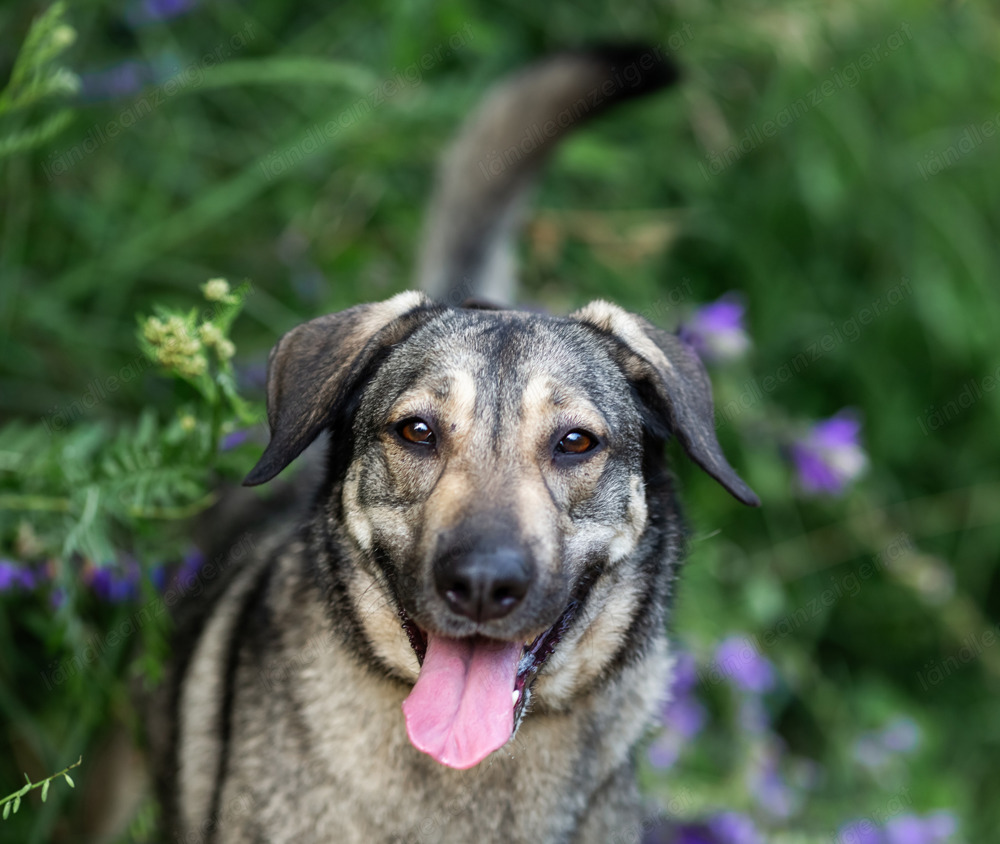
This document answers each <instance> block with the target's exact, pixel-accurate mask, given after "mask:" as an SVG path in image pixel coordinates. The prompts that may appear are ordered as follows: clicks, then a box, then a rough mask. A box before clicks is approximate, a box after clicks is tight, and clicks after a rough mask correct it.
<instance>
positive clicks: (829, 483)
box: [791, 410, 868, 495]
mask: <svg viewBox="0 0 1000 844" xmlns="http://www.w3.org/2000/svg"><path fill="white" fill-rule="evenodd" d="M860 432H861V422H860V420H859V419H857V417H856V416H854V415H853V414H852V413H850V412H849V411H846V410H845V411H841V412H840V413H838V414H837V415H836V416H834V417H832V418H830V419H827V420H824V421H823V422H817V423H816V424H815V425H813V426H812V428H811V429H810V430H809V431H808V432H807V433H806V434H805V435H804V436H803V437H801V438H799V439H798V440H796V441H795V442H794V443H793V444H792V448H791V452H792V460H793V462H794V463H795V468H796V469H797V470H798V474H799V483H800V484H801V485H802V488H803V490H805V491H806V492H808V493H814V494H815V493H827V494H830V495H839V494H841V493H842V492H843V491H844V489H845V488H846V487H847V485H848V484H849V483H850V482H851V481H853V480H855V479H856V478H858V477H859V476H860V475H861V474H862V473H863V472H864V471H865V469H866V468H867V467H868V457H867V455H866V454H865V452H864V450H863V449H862V448H861V445H860V443H859V442H858V439H859V434H860Z"/></svg>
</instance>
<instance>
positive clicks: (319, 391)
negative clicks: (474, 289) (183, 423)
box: [243, 291, 441, 486]
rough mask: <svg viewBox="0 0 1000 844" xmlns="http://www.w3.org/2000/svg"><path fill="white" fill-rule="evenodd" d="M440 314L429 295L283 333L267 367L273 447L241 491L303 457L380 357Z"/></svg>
mask: <svg viewBox="0 0 1000 844" xmlns="http://www.w3.org/2000/svg"><path fill="white" fill-rule="evenodd" d="M440 310H441V306H439V305H434V304H433V303H432V302H431V301H430V300H429V299H428V298H427V297H426V296H424V294H423V293H417V292H412V291H411V292H408V293H400V294H399V295H397V296H393V297H392V298H391V299H387V300H386V301H384V302H376V303H374V304H371V305H358V306H356V307H353V308H349V309H348V310H346V311H340V312H339V313H336V314H329V315H327V316H322V317H319V318H317V319H314V320H311V321H309V322H306V323H303V324H302V325H300V326H297V327H296V328H293V329H292V330H291V331H289V332H288V333H287V334H285V335H284V336H283V337H282V338H281V339H280V340H279V341H278V344H277V345H276V346H275V347H274V348H273V349H272V350H271V354H270V357H268V360H267V420H268V423H269V425H270V427H271V441H270V442H269V443H268V445H267V448H266V449H265V450H264V454H263V456H262V457H261V458H260V460H259V461H258V462H257V465H256V466H254V467H253V469H252V470H251V471H250V474H249V475H247V476H246V478H245V479H244V480H243V485H244V486H256V485H257V484H262V483H265V482H266V481H269V480H271V478H273V477H274V476H275V475H277V474H278V473H279V472H280V471H281V470H282V469H284V468H285V467H286V466H287V465H288V464H289V463H291V462H292V461H293V460H294V459H295V458H296V457H298V456H299V455H300V454H301V453H302V452H303V451H304V450H305V449H306V447H307V446H308V445H309V444H310V443H312V441H313V440H315V439H316V437H318V436H319V434H320V431H322V430H323V429H324V428H325V427H326V426H327V425H328V424H329V423H330V420H331V414H332V413H333V412H334V411H335V410H336V408H337V407H339V406H340V405H341V404H342V403H343V401H344V399H345V398H346V396H347V394H348V392H349V391H350V389H351V387H352V386H353V385H354V383H355V382H356V380H357V378H358V377H359V376H360V375H361V373H362V372H364V370H365V368H366V367H367V365H368V364H369V363H370V362H371V361H372V360H373V359H374V358H375V356H376V355H377V354H378V353H379V352H380V351H381V350H382V349H385V348H387V347H388V346H391V345H392V344H393V343H398V342H400V341H401V340H403V339H404V338H405V337H406V336H407V335H408V334H409V333H410V332H412V331H413V329H414V328H416V327H417V326H418V325H420V324H421V323H422V322H424V321H425V320H426V319H427V318H428V317H429V316H431V315H432V314H435V313H438V312H439V311H440Z"/></svg>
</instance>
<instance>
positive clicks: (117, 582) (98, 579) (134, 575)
mask: <svg viewBox="0 0 1000 844" xmlns="http://www.w3.org/2000/svg"><path fill="white" fill-rule="evenodd" d="M141 577H142V571H141V569H140V567H139V563H138V561H137V560H136V559H135V558H134V557H131V556H128V555H126V556H125V557H123V558H122V559H120V560H117V561H115V562H113V563H108V564H107V565H104V566H91V567H89V568H87V569H86V570H85V571H84V573H83V579H84V582H85V583H86V584H87V585H88V586H90V588H91V589H92V590H93V592H94V594H95V595H96V596H97V597H98V598H99V599H100V600H102V601H107V602H108V603H111V604H121V603H124V602H125V601H134V600H135V599H136V598H138V597H139V580H140V579H141Z"/></svg>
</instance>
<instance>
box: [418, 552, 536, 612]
mask: <svg viewBox="0 0 1000 844" xmlns="http://www.w3.org/2000/svg"><path fill="white" fill-rule="evenodd" d="M532 580H533V573H532V567H531V564H530V562H529V560H528V559H527V557H526V556H525V555H524V553H523V552H521V551H519V550H518V549H516V548H497V549H493V550H489V551H471V552H468V553H459V554H446V555H444V556H442V557H441V558H440V559H439V560H438V563H437V565H436V566H435V569H434V583H435V585H436V586H437V590H438V594H440V595H441V597H442V598H444V600H445V602H446V603H447V604H448V606H449V607H451V609H452V610H453V611H454V612H456V613H458V614H459V615H464V616H465V617H466V618H471V619H472V620H473V621H479V622H482V621H491V620H492V619H495V618H503V617H504V616H505V615H507V614H508V613H510V612H511V611H512V610H513V609H514V607H516V606H517V605H518V604H519V603H521V600H522V599H523V598H524V596H525V595H526V594H527V593H528V588H529V587H530V586H531V581H532Z"/></svg>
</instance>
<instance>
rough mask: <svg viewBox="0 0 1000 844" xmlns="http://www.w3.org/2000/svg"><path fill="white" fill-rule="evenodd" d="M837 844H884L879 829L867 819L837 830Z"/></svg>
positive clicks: (849, 823) (850, 823)
mask: <svg viewBox="0 0 1000 844" xmlns="http://www.w3.org/2000/svg"><path fill="white" fill-rule="evenodd" d="M834 841H835V842H836V844H884V841H885V839H884V838H883V837H882V833H881V832H880V831H879V829H878V827H876V826H875V824H873V823H872V822H871V821H870V820H868V819H867V818H861V819H859V820H855V821H850V822H848V823H845V824H844V825H843V826H842V827H841V828H840V829H839V830H837V837H836V838H835V839H834Z"/></svg>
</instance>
